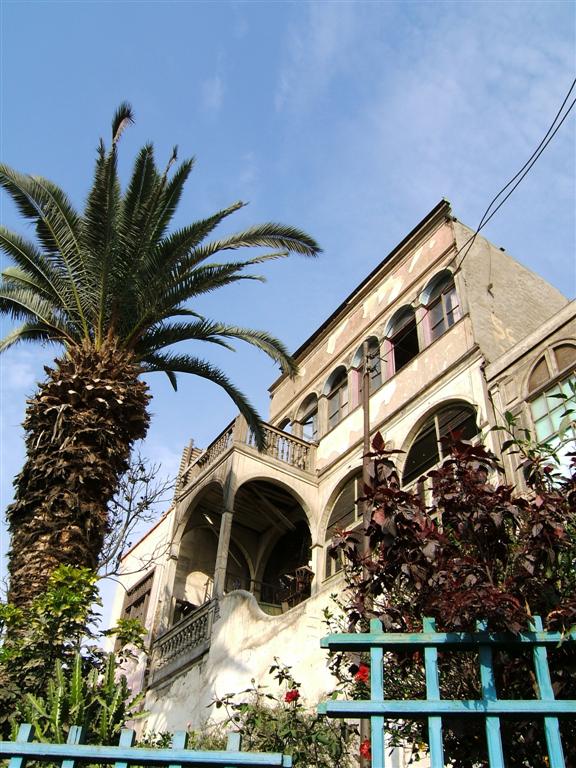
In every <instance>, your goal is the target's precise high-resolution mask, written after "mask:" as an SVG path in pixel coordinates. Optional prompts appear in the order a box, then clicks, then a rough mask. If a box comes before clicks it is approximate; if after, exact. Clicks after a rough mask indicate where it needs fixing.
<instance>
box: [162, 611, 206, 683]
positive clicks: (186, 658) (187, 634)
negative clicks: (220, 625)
mask: <svg viewBox="0 0 576 768" xmlns="http://www.w3.org/2000/svg"><path fill="white" fill-rule="evenodd" d="M215 611H216V602H215V601H210V602H208V603H205V604H204V605H202V606H200V608H198V609H197V610H195V611H193V612H192V613H191V614H190V615H189V616H187V617H186V618H185V619H183V620H182V621H180V622H178V624H176V625H175V626H174V627H172V628H171V629H169V630H168V631H167V632H165V633H164V634H163V635H161V636H160V637H159V638H158V639H157V640H155V641H154V643H153V645H152V649H151V653H150V677H149V681H148V684H149V685H150V686H153V685H155V684H156V683H158V682H159V681H160V680H163V679H164V678H166V677H169V676H170V675H171V674H172V673H173V672H174V671H175V670H176V669H182V668H183V667H185V666H187V665H188V664H191V663H193V662H194V661H196V659H198V658H199V657H200V656H202V655H203V654H204V653H206V651H207V650H208V648H209V647H210V637H211V634H212V623H213V621H214V615H215Z"/></svg>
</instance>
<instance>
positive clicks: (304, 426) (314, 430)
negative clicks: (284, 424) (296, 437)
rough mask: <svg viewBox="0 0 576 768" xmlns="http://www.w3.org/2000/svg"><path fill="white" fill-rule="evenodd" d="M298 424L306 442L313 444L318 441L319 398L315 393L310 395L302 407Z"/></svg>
mask: <svg viewBox="0 0 576 768" xmlns="http://www.w3.org/2000/svg"><path fill="white" fill-rule="evenodd" d="M298 424H299V425H300V430H301V433H302V437H303V438H304V440H308V442H311V443H312V442H316V441H317V440H318V436H319V434H318V398H317V397H316V394H315V393H312V394H311V395H308V397H307V398H306V400H304V402H303V403H302V405H301V406H300V411H299V413H298Z"/></svg>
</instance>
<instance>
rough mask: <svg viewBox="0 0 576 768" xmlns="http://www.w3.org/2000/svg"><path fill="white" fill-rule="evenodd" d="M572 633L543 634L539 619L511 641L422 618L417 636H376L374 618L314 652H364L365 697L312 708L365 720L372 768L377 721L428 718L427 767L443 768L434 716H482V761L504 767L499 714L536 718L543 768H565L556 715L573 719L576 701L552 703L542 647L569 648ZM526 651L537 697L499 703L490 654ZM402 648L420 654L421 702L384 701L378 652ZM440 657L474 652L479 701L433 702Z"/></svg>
mask: <svg viewBox="0 0 576 768" xmlns="http://www.w3.org/2000/svg"><path fill="white" fill-rule="evenodd" d="M575 641H576V632H573V633H571V634H570V635H567V636H566V635H564V636H563V635H561V634H559V633H557V632H545V631H544V629H543V626H542V620H541V618H540V617H539V616H535V617H534V618H533V630H532V631H530V632H522V633H520V634H519V635H510V634H505V633H494V632H488V631H486V625H485V623H482V622H479V623H478V625H477V632H473V633H472V632H436V631H435V624H434V620H433V619H428V618H426V619H424V631H423V632H421V633H417V634H408V633H406V634H400V633H393V632H390V633H388V632H383V631H382V625H381V623H380V622H379V621H378V620H373V621H371V622H370V632H366V633H363V634H340V635H330V636H329V637H325V638H323V639H322V642H321V644H322V647H323V648H329V649H330V650H337V651H362V650H365V651H369V652H370V699H365V700H359V701H358V700H356V701H329V702H326V703H323V704H321V705H320V706H319V707H318V710H319V712H320V713H323V714H327V715H329V716H330V717H354V718H364V717H369V718H370V722H371V752H372V768H386V766H387V765H390V762H386V760H387V756H386V753H385V749H384V735H385V721H386V720H392V719H398V718H403V719H406V718H410V717H414V718H421V717H426V718H427V719H428V739H429V748H430V765H431V768H444V746H443V740H442V716H444V715H446V716H452V717H453V716H454V715H457V716H458V717H460V716H462V717H470V716H476V717H482V718H483V719H484V725H485V732H486V743H487V748H488V762H489V766H490V768H503V766H505V764H506V763H505V760H504V750H503V746H502V738H501V734H500V717H501V716H511V715H517V716H525V715H530V716H536V717H542V718H543V719H544V732H545V735H546V745H547V750H548V765H549V766H550V768H566V762H565V760H564V751H563V746H562V739H561V735H560V726H559V719H558V718H559V717H560V716H572V717H576V700H567V699H562V700H556V699H555V698H554V691H553V688H552V683H551V679H550V670H549V667H548V658H547V650H546V648H547V646H552V647H555V646H557V645H558V644H559V643H560V642H568V643H573V642H575ZM504 647H506V648H511V647H516V648H526V647H528V648H531V649H532V659H533V664H534V672H535V677H536V681H537V684H538V686H537V687H538V693H539V698H538V699H530V700H521V699H510V700H507V699H499V698H498V695H497V691H496V684H495V678H494V667H493V659H492V656H493V650H494V649H498V648H504ZM408 648H410V649H411V650H412V649H418V648H422V649H423V650H424V668H425V678H426V699H425V700H424V699H422V700H419V699H406V700H392V699H385V697H384V693H385V692H384V679H383V678H384V674H383V665H384V652H385V651H390V650H398V649H404V650H407V649H408ZM439 648H441V649H442V650H443V651H445V650H451V651H466V650H470V649H471V648H474V649H476V650H477V651H478V656H479V665H480V682H481V687H482V698H481V699H474V700H453V699H441V698H440V681H439V672H438V649H439Z"/></svg>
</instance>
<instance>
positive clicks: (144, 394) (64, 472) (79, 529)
mask: <svg viewBox="0 0 576 768" xmlns="http://www.w3.org/2000/svg"><path fill="white" fill-rule="evenodd" d="M55 362H56V367H55V368H54V369H51V368H45V371H46V373H47V378H46V380H45V381H44V382H42V383H41V384H40V385H39V387H38V392H37V393H36V395H35V396H34V397H33V398H32V399H31V400H29V401H28V408H27V410H26V418H25V421H24V429H25V432H26V449H27V455H26V462H25V464H24V468H23V469H22V471H21V472H20V474H19V475H18V476H17V477H16V479H15V480H14V485H15V489H16V492H15V501H14V503H13V504H12V505H11V506H10V507H9V508H8V512H7V516H8V522H9V530H10V536H11V548H10V553H9V563H8V571H9V574H10V586H9V592H8V599H9V600H10V601H11V602H12V603H14V604H15V605H18V606H21V607H22V606H25V605H27V604H28V603H29V602H30V601H31V600H32V599H33V598H34V597H36V596H37V595H38V594H40V593H41V592H42V591H43V589H44V586H45V584H46V578H47V576H48V575H49V574H50V573H51V572H52V571H53V570H54V568H55V567H56V566H57V565H59V564H60V563H65V564H68V565H76V566H85V567H88V568H92V569H96V568H97V567H98V559H99V556H100V552H101V549H102V543H103V539H104V536H105V534H106V532H107V528H108V503H109V502H110V500H111V498H112V496H113V495H114V492H115V490H116V487H117V483H118V479H119V477H120V475H121V474H122V473H123V472H124V471H125V470H126V469H127V467H128V461H129V457H130V451H131V449H132V445H133V443H134V441H135V440H138V439H140V438H142V437H144V435H145V434H146V432H147V429H148V424H149V415H148V412H147V406H148V403H149V401H150V395H149V394H148V387H147V385H146V384H145V383H144V382H143V381H141V380H140V379H139V378H138V376H139V374H140V367H139V365H138V364H137V363H136V362H135V361H134V358H133V356H132V355H131V354H130V353H127V352H125V351H123V350H118V349H117V348H115V347H114V346H113V345H109V346H107V347H105V348H102V349H98V350H97V349H95V348H94V347H93V346H92V345H84V346H83V347H76V348H73V349H69V350H68V352H67V354H66V357H64V358H62V359H58V360H56V361H55Z"/></svg>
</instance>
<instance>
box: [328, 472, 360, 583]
mask: <svg viewBox="0 0 576 768" xmlns="http://www.w3.org/2000/svg"><path fill="white" fill-rule="evenodd" d="M361 496H362V474H361V473H359V474H358V475H354V477H351V478H350V479H349V480H348V481H347V482H346V484H345V485H344V487H343V488H342V490H341V491H340V493H339V494H338V497H337V498H336V501H335V502H334V506H333V507H332V514H331V515H330V520H329V521H328V525H327V527H326V538H325V550H326V562H325V578H327V579H328V578H329V577H330V576H333V575H334V574H335V573H338V571H341V570H342V561H341V560H340V558H338V559H334V558H333V557H331V556H330V555H329V553H328V550H329V547H330V543H331V541H332V537H333V536H334V534H335V533H336V532H337V531H343V530H348V529H350V528H353V527H354V526H355V525H356V523H357V522H358V521H359V520H360V518H361V517H362V511H361V509H360V505H358V504H357V503H356V502H357V500H358V499H359V498H360V497H361Z"/></svg>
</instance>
